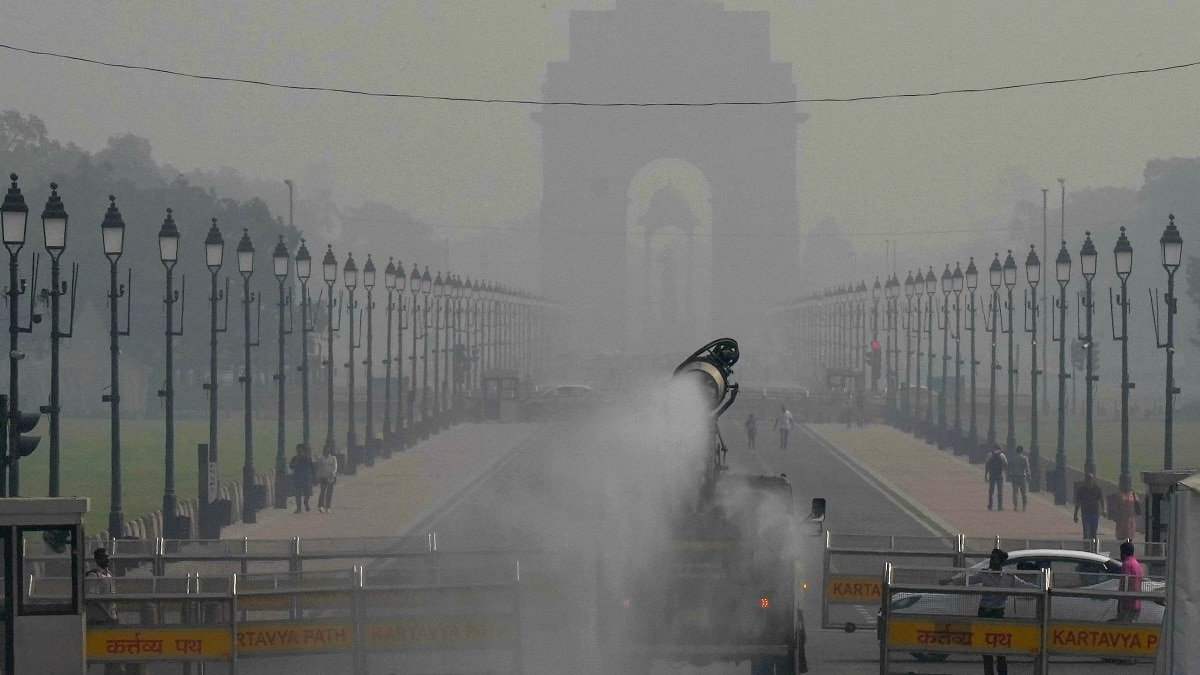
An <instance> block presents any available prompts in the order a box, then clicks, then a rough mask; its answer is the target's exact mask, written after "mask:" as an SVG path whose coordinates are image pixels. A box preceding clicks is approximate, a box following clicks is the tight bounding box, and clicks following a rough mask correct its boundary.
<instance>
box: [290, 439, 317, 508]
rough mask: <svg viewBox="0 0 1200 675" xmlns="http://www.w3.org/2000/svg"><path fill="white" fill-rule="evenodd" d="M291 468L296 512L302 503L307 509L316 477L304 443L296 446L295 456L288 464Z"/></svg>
mask: <svg viewBox="0 0 1200 675" xmlns="http://www.w3.org/2000/svg"><path fill="white" fill-rule="evenodd" d="M288 467H289V468H291V470H292V494H293V495H294V496H295V497H296V513H300V506H301V503H303V506H304V510H305V511H308V510H309V508H308V500H309V498H311V497H312V491H313V483H314V482H315V478H316V473H317V472H316V467H315V466H314V465H313V460H312V451H311V450H309V447H308V446H307V445H305V444H304V443H300V444H298V445H297V446H296V456H295V457H292V461H291V462H290V463H289V464H288Z"/></svg>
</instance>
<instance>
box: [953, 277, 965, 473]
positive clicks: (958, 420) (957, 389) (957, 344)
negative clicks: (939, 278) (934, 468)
mask: <svg viewBox="0 0 1200 675" xmlns="http://www.w3.org/2000/svg"><path fill="white" fill-rule="evenodd" d="M963 282H964V279H963V272H962V267H961V266H960V265H959V263H957V262H955V263H954V274H952V275H950V287H951V289H953V291H954V430H953V432H952V433H951V438H950V443H951V445H952V446H953V447H954V448H955V450H956V451H957V452H958V453H959V454H961V453H962V439H963V433H962V363H963V361H962V292H963Z"/></svg>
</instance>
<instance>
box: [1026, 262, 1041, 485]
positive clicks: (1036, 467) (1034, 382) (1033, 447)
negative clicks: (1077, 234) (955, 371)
mask: <svg viewBox="0 0 1200 675" xmlns="http://www.w3.org/2000/svg"><path fill="white" fill-rule="evenodd" d="M1025 279H1026V280H1027V281H1028V282H1029V302H1027V303H1025V306H1026V308H1027V309H1028V311H1029V321H1028V322H1027V323H1028V324H1029V325H1028V326H1027V327H1026V331H1027V332H1028V333H1029V337H1030V349H1029V491H1030V492H1040V491H1041V489H1042V453H1041V450H1040V449H1039V448H1038V375H1041V374H1042V371H1040V370H1038V332H1037V331H1038V327H1037V319H1038V312H1039V311H1041V310H1040V308H1039V307H1038V301H1037V287H1038V283H1040V282H1041V280H1042V261H1041V260H1039V259H1038V255H1037V250H1036V249H1035V248H1034V245H1033V244H1030V245H1029V255H1028V256H1026V257H1025Z"/></svg>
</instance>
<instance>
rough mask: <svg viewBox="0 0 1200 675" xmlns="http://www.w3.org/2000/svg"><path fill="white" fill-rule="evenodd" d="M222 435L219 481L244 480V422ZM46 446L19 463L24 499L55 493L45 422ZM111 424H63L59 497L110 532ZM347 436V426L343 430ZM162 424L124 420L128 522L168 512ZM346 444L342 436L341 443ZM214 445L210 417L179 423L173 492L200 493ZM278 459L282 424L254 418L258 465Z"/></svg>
mask: <svg viewBox="0 0 1200 675" xmlns="http://www.w3.org/2000/svg"><path fill="white" fill-rule="evenodd" d="M218 428H219V429H220V435H219V437H218V446H217V448H218V452H219V457H218V467H219V469H220V474H221V480H222V481H231V480H236V479H239V478H241V477H242V465H243V463H244V461H245V429H244V426H243V421H242V418H241V417H235V418H229V419H223V420H221V423H220V425H219V426H218ZM35 433H40V434H42V442H41V444H40V445H39V446H38V449H37V450H36V451H35V452H34V453H33V454H32V455H30V456H29V457H26V458H24V459H22V460H21V496H23V497H44V496H46V494H47V491H48V489H49V457H50V440H49V438H47V437H46V431H45V423H44V422H43V424H42V425H40V426H39V428H38V429H37V430H36V431H35ZM110 433H111V432H110V427H109V420H108V418H103V419H64V420H63V421H62V435H63V440H62V449H61V473H60V478H59V480H60V485H61V489H60V493H61V494H62V495H63V496H78V497H88V498H90V499H91V511H90V512H89V513H88V515H87V518H86V520H85V525H86V527H87V531H88V532H92V533H95V532H99V531H100V530H104V529H107V528H108V512H109V510H110V503H111V501H110V493H111V487H110V486H111V476H112V471H111V453H110V447H111V442H110ZM312 433H313V439H314V440H313V442H314V444H315V445H316V446H317V449H318V451H319V446H320V445H321V443H323V441H324V426H323V425H322V426H321V427H319V428H318V427H317V426H316V425H314V427H313V430H312ZM300 434H301V428H300V422H299V420H289V422H288V424H287V443H286V444H285V446H284V447H285V449H286V450H285V454H286V456H287V458H288V459H289V460H290V459H291V456H292V455H293V454H295V446H296V443H299V442H300ZM343 434H344V429H343ZM163 438H164V427H163V422H162V421H161V420H151V421H131V420H122V421H121V486H122V490H121V502H122V504H121V507H122V511H123V512H124V515H125V519H126V520H130V519H133V518H136V517H138V516H141V515H144V514H146V513H149V512H151V511H153V510H154V509H157V508H161V507H162V495H163V485H164V473H165V472H164V468H163V467H164V461H165V459H164V450H163V443H164V441H163ZM342 440H344V439H342ZM207 442H208V421H207V420H179V421H177V422H176V425H175V493H176V496H177V497H178V498H180V499H190V498H193V497H195V496H196V492H197V480H198V474H199V467H198V466H197V458H196V445H197V444H198V443H207ZM275 454H276V423H275V420H273V419H262V420H255V423H254V468H255V470H256V471H264V470H273V469H274V467H275Z"/></svg>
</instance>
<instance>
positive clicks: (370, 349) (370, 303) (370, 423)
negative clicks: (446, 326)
mask: <svg viewBox="0 0 1200 675" xmlns="http://www.w3.org/2000/svg"><path fill="white" fill-rule="evenodd" d="M362 272H363V288H365V289H367V358H366V360H364V361H363V365H365V366H366V369H365V370H366V372H365V375H366V378H367V437H366V441H365V448H364V449H365V453H366V454H365V459H366V464H367V466H375V450H376V447H375V446H376V443H375V386H374V383H375V373H374V366H375V356H374V354H375V348H374V341H375V330H374V323H375V322H374V321H373V320H372V319H373V315H374V311H373V310H374V309H375V301H374V300H372V299H371V294H372V291H373V290H374V288H375V263H374V262H372V261H371V254H370V253H368V254H367V263H366V264H365V265H363V269H362Z"/></svg>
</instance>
